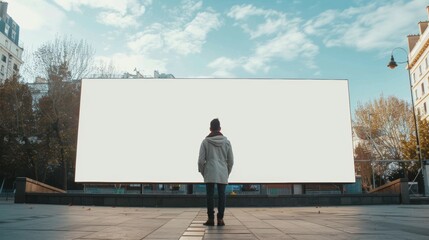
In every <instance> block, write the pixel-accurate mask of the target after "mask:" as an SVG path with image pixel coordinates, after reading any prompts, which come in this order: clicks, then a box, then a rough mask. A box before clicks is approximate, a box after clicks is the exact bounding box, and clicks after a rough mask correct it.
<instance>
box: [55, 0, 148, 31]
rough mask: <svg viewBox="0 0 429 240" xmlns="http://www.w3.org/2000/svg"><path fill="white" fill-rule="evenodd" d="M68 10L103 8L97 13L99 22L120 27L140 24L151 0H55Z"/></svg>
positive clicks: (80, 10) (79, 10)
mask: <svg viewBox="0 0 429 240" xmlns="http://www.w3.org/2000/svg"><path fill="white" fill-rule="evenodd" d="M54 1H55V3H57V4H58V5H59V6H61V7H62V8H63V9H64V10H66V11H77V12H82V7H89V8H93V9H100V10H102V11H101V12H100V13H99V14H98V15H97V18H96V19H97V21H98V22H99V23H102V24H105V25H109V26H114V27H119V28H126V27H136V26H139V21H138V18H139V17H140V16H142V15H143V14H144V13H145V10H146V7H145V5H150V4H151V3H152V2H151V1H144V2H143V3H141V2H140V1H138V0H120V1H118V0H73V1H72V0H54Z"/></svg>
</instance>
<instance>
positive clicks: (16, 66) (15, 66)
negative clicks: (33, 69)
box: [13, 63, 18, 71]
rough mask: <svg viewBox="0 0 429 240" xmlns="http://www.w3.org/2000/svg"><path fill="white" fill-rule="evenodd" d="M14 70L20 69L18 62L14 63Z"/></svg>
mask: <svg viewBox="0 0 429 240" xmlns="http://www.w3.org/2000/svg"><path fill="white" fill-rule="evenodd" d="M13 70H15V71H18V65H16V63H14V64H13Z"/></svg>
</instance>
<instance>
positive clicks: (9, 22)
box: [0, 1, 24, 82]
mask: <svg viewBox="0 0 429 240" xmlns="http://www.w3.org/2000/svg"><path fill="white" fill-rule="evenodd" d="M7 6H8V4H7V2H3V1H0V82H3V81H4V80H5V79H7V78H10V77H11V76H13V75H14V74H18V73H19V68H20V67H21V64H22V63H23V61H22V52H23V51H24V49H23V48H22V47H20V46H19V25H18V24H17V23H16V22H15V21H14V20H13V18H12V17H10V16H9V14H7Z"/></svg>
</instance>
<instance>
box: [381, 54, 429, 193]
mask: <svg viewBox="0 0 429 240" xmlns="http://www.w3.org/2000/svg"><path fill="white" fill-rule="evenodd" d="M395 50H402V51H404V52H405V55H406V56H407V61H404V62H396V61H395V58H394V57H393V52H394V51H395ZM398 63H399V64H403V63H406V64H407V71H408V80H409V82H410V93H411V107H412V109H413V118H414V126H415V130H416V145H417V146H416V151H417V156H418V158H419V162H420V170H419V172H420V174H422V179H423V178H424V174H423V158H422V153H421V151H420V138H419V129H418V124H417V116H416V111H415V109H414V98H413V83H412V82H411V73H410V62H409V59H408V52H407V50H405V49H403V48H401V47H396V48H394V49H392V53H391V56H390V62H389V64H387V67H389V68H390V69H394V68H396V67H397V66H398ZM422 182H423V188H422V189H423V195H425V186H424V179H423V181H422Z"/></svg>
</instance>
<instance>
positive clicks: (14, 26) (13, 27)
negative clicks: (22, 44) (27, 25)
mask: <svg viewBox="0 0 429 240" xmlns="http://www.w3.org/2000/svg"><path fill="white" fill-rule="evenodd" d="M12 29H13V30H15V29H16V24H15V22H12Z"/></svg>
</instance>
